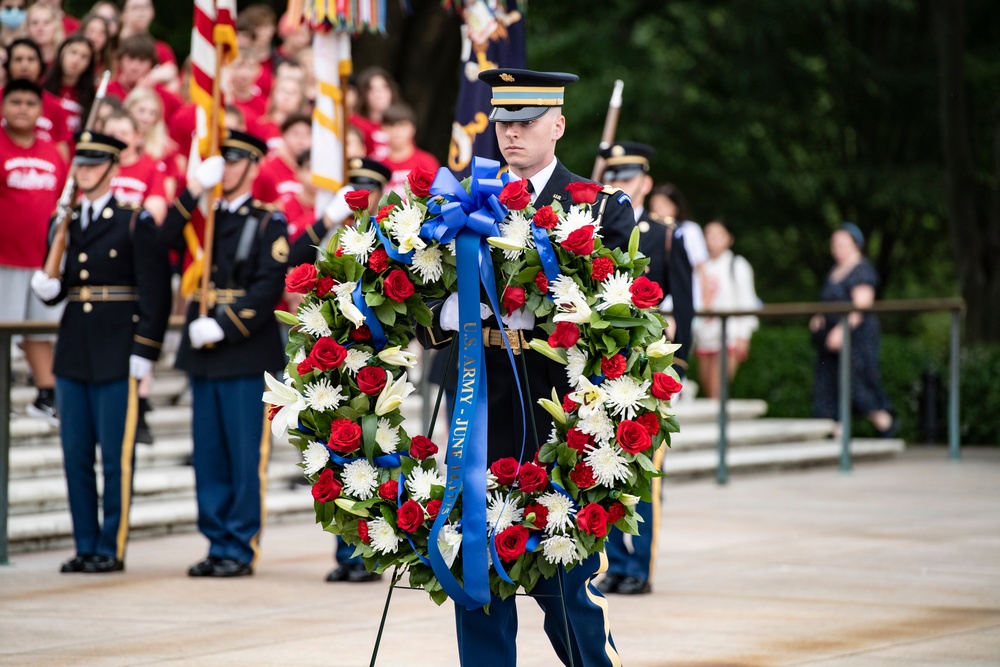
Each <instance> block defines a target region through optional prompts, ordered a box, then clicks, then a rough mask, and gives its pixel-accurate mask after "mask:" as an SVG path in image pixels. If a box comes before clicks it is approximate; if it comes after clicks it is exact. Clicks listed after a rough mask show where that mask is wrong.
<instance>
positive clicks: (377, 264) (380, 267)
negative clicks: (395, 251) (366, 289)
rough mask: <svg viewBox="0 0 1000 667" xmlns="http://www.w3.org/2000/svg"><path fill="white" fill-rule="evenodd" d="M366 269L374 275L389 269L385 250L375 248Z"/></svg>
mask: <svg viewBox="0 0 1000 667" xmlns="http://www.w3.org/2000/svg"><path fill="white" fill-rule="evenodd" d="M368 268H369V269H371V270H372V271H374V272H375V273H382V272H383V271H385V270H386V269H387V268H389V253H387V252H386V251H385V248H375V250H373V251H372V254H371V257H369V258H368Z"/></svg>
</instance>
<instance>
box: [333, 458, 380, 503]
mask: <svg viewBox="0 0 1000 667" xmlns="http://www.w3.org/2000/svg"><path fill="white" fill-rule="evenodd" d="M341 478H342V479H343V481H344V493H345V494H347V495H349V496H353V497H355V498H357V499H358V500H368V499H369V498H371V497H372V495H374V493H375V489H377V488H378V470H377V469H376V468H375V466H373V465H372V464H371V463H369V462H368V459H358V460H357V461H352V462H351V463H348V464H347V465H346V466H344V473H343V474H342V475H341Z"/></svg>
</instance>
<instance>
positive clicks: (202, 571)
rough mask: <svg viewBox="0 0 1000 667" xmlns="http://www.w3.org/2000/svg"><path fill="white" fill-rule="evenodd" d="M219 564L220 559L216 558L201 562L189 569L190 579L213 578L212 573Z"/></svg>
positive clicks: (211, 557)
mask: <svg viewBox="0 0 1000 667" xmlns="http://www.w3.org/2000/svg"><path fill="white" fill-rule="evenodd" d="M218 562H219V559H218V558H216V557H215V556H209V557H208V558H206V559H205V560H203V561H199V562H197V563H195V564H194V565H192V566H191V567H189V568H188V576H189V577H211V576H212V571H213V570H214V569H215V564H216V563H218Z"/></svg>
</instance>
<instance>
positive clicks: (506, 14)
mask: <svg viewBox="0 0 1000 667" xmlns="http://www.w3.org/2000/svg"><path fill="white" fill-rule="evenodd" d="M519 4H520V3H519V2H518V0H490V1H489V2H487V0H473V1H471V2H465V3H464V7H463V8H462V18H463V20H464V23H463V25H462V67H461V73H460V76H459V79H460V83H459V88H458V103H457V105H456V107H455V122H454V123H453V124H452V129H451V147H450V148H449V150H448V168H449V169H451V170H452V171H454V172H456V173H457V174H458V175H459V178H462V177H464V176H468V175H469V164H470V162H471V161H472V156H473V155H476V156H479V157H484V158H492V159H494V160H498V161H500V162H501V163H503V161H504V159H503V156H501V155H500V147H499V146H498V145H497V138H496V135H495V134H494V132H493V129H492V128H491V127H490V123H489V120H488V118H489V115H490V97H491V91H490V87H489V86H488V85H486V84H485V83H483V82H482V81H480V80H479V78H478V77H479V73H480V72H482V71H483V70H488V69H494V68H497V67H516V68H524V67H526V66H527V62H528V53H527V44H526V41H525V30H524V15H523V14H522V12H521V11H520V10H519V9H518V6H519Z"/></svg>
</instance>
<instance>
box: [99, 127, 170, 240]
mask: <svg viewBox="0 0 1000 667" xmlns="http://www.w3.org/2000/svg"><path fill="white" fill-rule="evenodd" d="M103 131H104V134H107V135H108V136H111V137H114V138H115V139H117V140H118V141H120V142H122V143H123V144H125V149H124V150H122V152H121V153H120V154H119V157H118V166H119V168H118V175H117V176H115V177H114V178H112V179H111V191H112V192H114V195H115V199H117V200H118V201H119V202H121V203H123V204H134V205H136V206H141V207H142V208H144V209H146V210H147V211H149V214H150V215H152V216H153V220H155V221H156V224H157V225H160V224H162V223H163V219H164V218H165V217H167V201H168V199H167V190H166V179H167V166H166V165H165V164H163V162H162V161H160V160H156V159H153V158H152V157H150V156H149V155H143V154H141V153H140V152H139V148H138V145H139V126H138V124H137V123H136V122H135V119H134V118H132V116H130V115H129V114H127V113H124V112H121V111H118V112H115V113H113V114H111V115H110V116H108V118H107V119H106V120H105V121H104V130H103Z"/></svg>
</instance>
